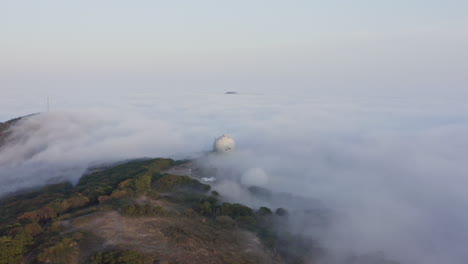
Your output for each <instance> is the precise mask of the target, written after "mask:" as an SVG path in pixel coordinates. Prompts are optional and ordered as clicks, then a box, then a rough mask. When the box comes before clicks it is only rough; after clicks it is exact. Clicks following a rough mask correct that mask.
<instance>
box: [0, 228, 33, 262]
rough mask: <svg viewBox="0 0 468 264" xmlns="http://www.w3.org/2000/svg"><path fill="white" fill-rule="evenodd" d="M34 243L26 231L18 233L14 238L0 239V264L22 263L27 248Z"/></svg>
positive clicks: (3, 237)
mask: <svg viewBox="0 0 468 264" xmlns="http://www.w3.org/2000/svg"><path fill="white" fill-rule="evenodd" d="M32 243H33V240H32V236H31V235H29V234H27V233H26V232H24V231H21V232H19V233H17V234H16V235H15V236H14V237H12V236H2V237H0V264H14V263H20V262H21V261H22V259H23V254H24V253H26V248H27V246H29V245H32Z"/></svg>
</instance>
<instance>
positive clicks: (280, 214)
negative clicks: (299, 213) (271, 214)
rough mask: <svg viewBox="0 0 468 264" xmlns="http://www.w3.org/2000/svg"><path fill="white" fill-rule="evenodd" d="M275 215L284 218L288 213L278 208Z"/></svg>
mask: <svg viewBox="0 0 468 264" xmlns="http://www.w3.org/2000/svg"><path fill="white" fill-rule="evenodd" d="M275 214H276V215H279V216H286V215H288V211H286V209H284V208H281V207H280V208H278V209H276V211H275Z"/></svg>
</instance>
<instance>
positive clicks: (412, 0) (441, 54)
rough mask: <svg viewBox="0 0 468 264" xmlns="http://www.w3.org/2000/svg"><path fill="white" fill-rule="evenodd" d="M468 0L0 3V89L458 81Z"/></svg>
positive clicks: (12, 94)
mask: <svg viewBox="0 0 468 264" xmlns="http://www.w3.org/2000/svg"><path fill="white" fill-rule="evenodd" d="M467 13H468V1H463V0H393V1H376V0H360V1H337V0H332V1H313V0H310V1H305V0H304V1H272V0H269V1H244V0H241V1H214V0H213V1H181V0H179V1H149V0H148V1H115V0H112V1H110V0H100V1H86V0H85V1H63V0H60V1H59V0H43V1H34V0H31V1H22V0H11V1H5V0H3V1H0V58H1V59H0V89H1V90H2V93H3V95H4V98H8V99H10V100H17V99H18V98H20V96H21V95H22V94H24V92H29V93H31V92H36V93H37V94H44V93H55V94H56V93H58V92H59V91H62V92H64V93H65V94H70V93H72V92H74V91H77V90H79V92H80V93H86V90H89V92H92V93H96V91H101V92H103V93H104V94H105V93H106V92H108V91H110V90H115V89H121V90H124V91H130V90H132V89H137V88H139V87H158V88H159V89H161V90H163V89H167V88H168V87H170V88H171V89H172V88H174V87H177V88H179V89H181V90H187V89H188V90H190V89H192V90H193V89H199V88H206V87H212V88H213V89H219V90H221V91H224V90H230V89H236V90H241V91H248V90H251V89H254V90H265V89H267V90H268V89H270V90H271V89H274V88H275V89H277V90H282V89H286V88H287V89H288V90H294V89H298V90H300V91H304V90H305V91H309V90H310V89H313V90H314V91H317V90H320V91H321V92H323V93H325V94H326V93H328V91H329V90H330V89H338V90H347V91H351V93H354V92H355V91H357V90H365V91H370V90H372V91H376V90H377V91H379V93H380V92H383V93H393V91H394V90H399V91H404V92H406V91H413V90H417V91H421V90H429V91H437V92H439V93H445V91H452V92H453V94H455V95H457V93H459V92H460V91H461V92H463V91H466V90H467V89H466V87H467V84H468V77H467V74H466V71H467V69H468V16H467V15H466V14H467Z"/></svg>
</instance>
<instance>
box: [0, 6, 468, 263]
mask: <svg viewBox="0 0 468 264" xmlns="http://www.w3.org/2000/svg"><path fill="white" fill-rule="evenodd" d="M0 6H1V8H0V122H2V121H5V120H8V119H10V118H14V117H17V116H23V115H27V114H31V113H38V112H45V111H46V102H47V97H49V98H50V110H51V111H50V113H44V114H42V115H36V116H33V117H31V118H29V119H26V120H24V122H21V123H20V125H19V126H18V127H16V128H15V129H14V131H13V132H14V135H15V136H16V137H17V138H21V139H22V140H21V141H19V142H17V143H12V144H11V145H8V146H6V147H4V148H3V149H0V181H1V182H0V183H1V184H0V195H3V194H5V193H8V192H11V191H15V190H19V189H22V188H27V187H31V186H40V185H44V184H47V183H50V182H53V181H55V180H57V179H63V178H64V179H67V180H70V181H72V182H76V181H77V180H78V179H79V177H80V176H81V175H82V173H83V172H84V171H86V168H87V167H88V166H94V165H96V164H100V163H105V162H114V161H118V160H122V159H130V158H135V157H160V156H164V157H173V158H186V157H199V156H200V155H202V153H204V151H209V150H210V148H211V146H212V142H213V139H214V138H215V137H217V136H219V135H221V134H223V133H228V134H230V135H232V136H233V137H234V139H235V140H236V143H237V145H238V154H236V156H233V158H232V159H230V160H214V161H209V162H208V163H209V164H210V165H213V166H218V167H220V168H225V169H229V170H230V171H231V172H232V171H234V172H233V175H231V176H232V177H231V176H230V177H227V178H225V179H223V178H220V182H219V185H218V186H217V188H220V190H222V193H224V195H225V196H226V197H229V198H230V199H232V200H233V201H242V202H244V203H247V204H250V205H252V206H258V205H259V204H258V202H254V201H251V200H249V199H246V197H247V198H248V195H246V194H245V192H244V191H245V190H243V186H241V185H240V184H239V177H241V175H243V174H244V173H245V172H246V171H248V170H249V169H252V168H259V169H260V170H263V171H264V172H265V174H266V175H267V176H268V179H269V181H268V183H267V184H266V185H265V186H264V187H265V188H268V189H271V190H274V191H275V192H283V193H289V194H294V195H300V196H304V197H307V198H310V199H316V200H320V201H321V202H322V203H323V205H324V206H325V207H326V208H328V209H329V210H331V211H332V212H333V213H334V214H336V215H338V216H339V217H337V218H336V219H333V221H332V224H331V227H330V228H327V229H323V230H320V231H317V230H316V229H314V227H312V226H309V225H307V223H311V222H313V219H310V218H308V217H297V218H294V221H293V223H291V226H290V228H291V230H295V231H297V232H299V233H301V234H307V235H310V236H311V237H313V238H319V239H320V241H321V243H322V244H323V245H326V247H327V248H328V249H330V250H331V252H334V253H336V254H337V255H340V254H344V252H347V253H349V252H351V253H353V254H367V253H372V252H381V251H382V252H384V253H385V254H386V255H388V256H389V257H390V258H391V259H395V260H398V261H400V262H401V263H402V264H406V263H425V264H438V263H454V264H458V263H460V264H461V263H467V260H468V255H467V254H466V249H465V248H463V247H462V246H461V245H466V244H467V243H468V232H466V223H467V222H468V213H466V206H467V205H468V195H467V194H466V191H465V188H464V186H467V184H468V180H467V178H466V164H468V160H467V157H468V155H467V149H468V140H467V139H466V134H467V132H468V105H467V104H466V98H468V87H467V85H468V74H466V72H467V69H468V16H466V13H467V11H468V2H467V1H456V0H446V1H436V0H426V1H422V0H421V1H419V0H406V1H403V0H394V1H375V0H374V1H371V0H367V1H364V0H361V1H359V0H357V1H344V0H343V1H336V0H331V1H313V0H312V1H274V0H270V1H260V0H259V1H243V0H239V1H181V0H179V1H131V2H130V1H107V0H102V1H86V0H84V1H58V0H57V1H51V0H44V1H20V0H19V1H2V0H0ZM227 91H237V92H238V94H235V95H225V94H224V93H225V92H227ZM244 187H245V186H244ZM275 205H278V204H275V203H274V202H271V206H272V207H273V206H275ZM288 206H291V207H293V206H297V205H294V204H288ZM300 209H304V208H300ZM305 209H307V208H305ZM331 263H333V264H335V262H331ZM336 263H339V262H336Z"/></svg>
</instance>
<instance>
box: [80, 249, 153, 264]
mask: <svg viewBox="0 0 468 264" xmlns="http://www.w3.org/2000/svg"><path fill="white" fill-rule="evenodd" d="M144 261H145V257H144V256H143V254H141V253H140V252H138V251H134V250H111V251H107V252H100V253H97V254H96V255H94V256H92V257H91V258H90V261H89V263H91V264H143V263H144Z"/></svg>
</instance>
